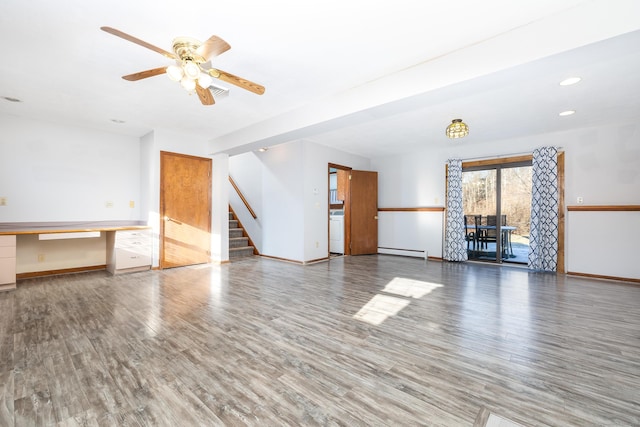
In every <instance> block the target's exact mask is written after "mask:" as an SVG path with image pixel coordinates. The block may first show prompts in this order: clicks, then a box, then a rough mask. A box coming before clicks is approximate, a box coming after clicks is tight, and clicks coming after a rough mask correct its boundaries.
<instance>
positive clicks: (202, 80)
mask: <svg viewBox="0 0 640 427" xmlns="http://www.w3.org/2000/svg"><path fill="white" fill-rule="evenodd" d="M198 84H199V85H200V87H201V88H204V89H206V88H208V87H209V86H211V85H212V84H213V77H211V76H210V75H209V74H206V73H200V75H199V76H198Z"/></svg>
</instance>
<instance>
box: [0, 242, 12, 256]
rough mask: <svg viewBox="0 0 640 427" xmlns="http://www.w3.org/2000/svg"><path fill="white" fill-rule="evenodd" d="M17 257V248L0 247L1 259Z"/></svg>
mask: <svg viewBox="0 0 640 427" xmlns="http://www.w3.org/2000/svg"><path fill="white" fill-rule="evenodd" d="M15 257H16V246H15V245H13V246H0V258H14V259H15Z"/></svg>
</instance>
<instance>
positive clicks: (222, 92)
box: [209, 84, 229, 99]
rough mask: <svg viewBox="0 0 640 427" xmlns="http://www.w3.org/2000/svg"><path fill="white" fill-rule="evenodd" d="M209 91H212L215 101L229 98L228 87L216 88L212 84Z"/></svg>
mask: <svg viewBox="0 0 640 427" xmlns="http://www.w3.org/2000/svg"><path fill="white" fill-rule="evenodd" d="M209 89H210V90H211V93H212V94H213V97H214V98H215V99H218V98H224V97H227V96H229V89H228V88H226V87H222V86H216V85H214V84H212V85H211V86H209Z"/></svg>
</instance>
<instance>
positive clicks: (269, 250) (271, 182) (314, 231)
mask: <svg viewBox="0 0 640 427" xmlns="http://www.w3.org/2000/svg"><path fill="white" fill-rule="evenodd" d="M329 163H336V164H339V165H343V166H349V167H352V168H353V169H360V170H368V169H369V166H370V164H369V160H368V159H366V158H363V157H360V156H356V155H353V154H349V153H345V152H342V151H339V150H335V149H331V148H328V147H324V146H321V145H317V144H314V143H312V142H308V141H299V142H292V143H287V144H281V145H277V146H274V147H271V148H270V149H269V150H268V151H266V152H264V153H261V152H252V153H245V154H241V155H237V156H233V157H231V158H230V160H229V170H230V175H231V176H232V177H233V179H234V180H235V181H236V183H237V185H238V186H239V187H240V189H241V191H242V192H243V194H244V195H245V197H246V198H247V199H248V201H249V203H250V204H251V207H252V209H254V211H255V212H256V214H257V216H258V219H257V220H255V221H254V220H253V219H252V218H251V217H250V216H248V214H247V213H246V211H244V208H243V207H242V205H241V202H240V200H239V198H237V197H236V196H235V195H233V194H231V193H230V201H231V206H232V207H233V208H234V210H235V211H236V213H237V214H238V216H239V217H240V221H241V222H242V224H243V226H244V227H245V228H246V229H247V231H248V233H249V235H250V236H251V239H252V240H253V241H254V243H256V246H257V247H258V250H259V251H260V253H261V254H263V255H267V256H272V257H277V258H283V259H287V260H293V261H299V262H309V261H313V260H317V259H323V258H326V257H327V256H328V253H329V217H328V215H329V186H328V182H329V181H328V179H329V178H328V173H329V169H328V165H329ZM258 189H259V190H258ZM230 191H231V190H230ZM243 212H244V213H243ZM254 233H257V234H254Z"/></svg>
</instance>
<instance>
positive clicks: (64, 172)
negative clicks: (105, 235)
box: [0, 114, 144, 222]
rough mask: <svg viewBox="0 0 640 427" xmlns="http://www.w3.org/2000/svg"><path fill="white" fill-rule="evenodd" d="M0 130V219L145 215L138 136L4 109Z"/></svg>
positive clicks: (134, 217)
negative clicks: (22, 115) (18, 114)
mask: <svg viewBox="0 0 640 427" xmlns="http://www.w3.org/2000/svg"><path fill="white" fill-rule="evenodd" d="M0 129H2V132H0V197H5V198H6V199H7V205H6V206H0V222H44V221H104V220H139V219H144V218H143V217H142V218H141V211H140V204H139V202H140V145H139V142H138V138H135V137H129V136H122V135H116V134H112V133H107V132H99V131H93V130H87V129H82V128H77V127H69V126H63V125H55V124H50V123H45V122H38V121H32V120H26V119H21V118H17V117H14V116H11V115H6V114H0ZM130 201H133V202H134V205H135V207H134V208H130V207H129V202H130ZM107 202H111V204H112V206H111V207H107Z"/></svg>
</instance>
